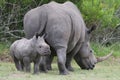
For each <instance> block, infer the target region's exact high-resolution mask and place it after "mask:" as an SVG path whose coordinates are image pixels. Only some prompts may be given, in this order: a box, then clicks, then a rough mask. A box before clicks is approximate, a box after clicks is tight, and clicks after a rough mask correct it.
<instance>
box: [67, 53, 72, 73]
mask: <svg viewBox="0 0 120 80" xmlns="http://www.w3.org/2000/svg"><path fill="white" fill-rule="evenodd" d="M72 57H73V55H71V54H68V55H67V59H66V64H65V65H66V68H67V69H68V70H69V71H74V69H73V68H72V66H71V62H72Z"/></svg>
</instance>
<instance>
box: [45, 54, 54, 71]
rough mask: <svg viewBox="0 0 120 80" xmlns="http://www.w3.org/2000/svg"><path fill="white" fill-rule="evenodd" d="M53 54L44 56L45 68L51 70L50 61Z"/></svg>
mask: <svg viewBox="0 0 120 80" xmlns="http://www.w3.org/2000/svg"><path fill="white" fill-rule="evenodd" d="M53 58H54V56H53V55H49V56H46V66H47V70H52V66H51V64H52V61H53Z"/></svg>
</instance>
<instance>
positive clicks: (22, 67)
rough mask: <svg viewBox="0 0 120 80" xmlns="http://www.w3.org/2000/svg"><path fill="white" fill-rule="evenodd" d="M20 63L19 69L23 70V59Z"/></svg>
mask: <svg viewBox="0 0 120 80" xmlns="http://www.w3.org/2000/svg"><path fill="white" fill-rule="evenodd" d="M20 64H21V71H24V63H23V61H20Z"/></svg>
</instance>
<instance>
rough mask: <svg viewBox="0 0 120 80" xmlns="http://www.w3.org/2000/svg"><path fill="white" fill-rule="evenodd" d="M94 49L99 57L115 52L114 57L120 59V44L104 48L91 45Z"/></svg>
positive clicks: (99, 45)
mask: <svg viewBox="0 0 120 80" xmlns="http://www.w3.org/2000/svg"><path fill="white" fill-rule="evenodd" d="M91 46H92V49H93V50H94V54H95V55H97V56H104V55H107V54H108V53H110V52H111V51H113V56H114V57H120V43H119V42H117V43H115V44H112V45H110V46H108V47H106V46H103V45H101V44H95V43H91Z"/></svg>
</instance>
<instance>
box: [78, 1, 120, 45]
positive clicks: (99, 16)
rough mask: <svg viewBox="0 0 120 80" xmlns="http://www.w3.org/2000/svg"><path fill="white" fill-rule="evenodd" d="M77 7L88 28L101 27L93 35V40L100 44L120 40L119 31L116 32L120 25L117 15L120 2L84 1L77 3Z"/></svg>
mask: <svg viewBox="0 0 120 80" xmlns="http://www.w3.org/2000/svg"><path fill="white" fill-rule="evenodd" d="M77 6H78V8H79V9H80V11H81V13H82V15H83V18H84V20H85V22H86V25H87V26H88V27H89V26H91V25H92V24H97V25H98V26H99V27H100V28H98V30H97V31H96V32H95V33H94V34H93V35H94V36H93V37H92V38H93V39H92V40H94V41H96V42H100V43H107V42H109V41H112V42H113V40H116V41H119V40H120V38H119V37H120V36H118V31H119V30H117V31H116V32H115V30H116V27H117V25H118V24H119V23H120V18H119V17H118V16H116V14H115V13H116V11H117V9H118V8H119V7H120V0H82V1H80V2H78V3H77ZM116 33H117V34H116ZM115 34H116V35H115ZM119 34H120V33H119ZM113 38H114V39H113Z"/></svg>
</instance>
